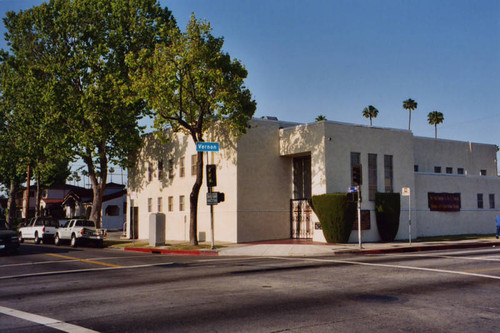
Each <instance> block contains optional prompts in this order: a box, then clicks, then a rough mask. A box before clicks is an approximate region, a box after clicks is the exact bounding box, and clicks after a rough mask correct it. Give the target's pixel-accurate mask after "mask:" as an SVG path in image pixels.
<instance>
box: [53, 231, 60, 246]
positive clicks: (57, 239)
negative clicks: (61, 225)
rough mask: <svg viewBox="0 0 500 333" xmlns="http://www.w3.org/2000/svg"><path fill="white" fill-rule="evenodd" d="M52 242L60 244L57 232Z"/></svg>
mask: <svg viewBox="0 0 500 333" xmlns="http://www.w3.org/2000/svg"><path fill="white" fill-rule="evenodd" d="M54 244H55V245H56V246H59V245H61V240H60V239H59V234H56V237H55V238H54Z"/></svg>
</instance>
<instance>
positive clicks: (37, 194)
mask: <svg viewBox="0 0 500 333" xmlns="http://www.w3.org/2000/svg"><path fill="white" fill-rule="evenodd" d="M40 200H41V195H40V175H39V174H37V175H36V190H35V217H39V216H40V215H41V214H40Z"/></svg>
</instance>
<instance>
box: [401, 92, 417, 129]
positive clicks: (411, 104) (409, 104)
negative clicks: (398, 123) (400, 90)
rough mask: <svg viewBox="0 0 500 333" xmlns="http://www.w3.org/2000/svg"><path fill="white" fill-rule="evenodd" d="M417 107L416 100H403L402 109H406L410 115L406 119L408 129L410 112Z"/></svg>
mask: <svg viewBox="0 0 500 333" xmlns="http://www.w3.org/2000/svg"><path fill="white" fill-rule="evenodd" d="M416 108H417V102H415V101H414V100H413V99H411V98H408V99H407V100H406V101H403V109H405V110H408V112H409V114H410V117H409V120H408V131H409V130H410V124H411V112H412V111H413V110H415V109H416Z"/></svg>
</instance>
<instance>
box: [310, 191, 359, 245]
mask: <svg viewBox="0 0 500 333" xmlns="http://www.w3.org/2000/svg"><path fill="white" fill-rule="evenodd" d="M311 207H312V209H313V210H314V212H315V213H316V215H317V216H318V219H319V221H320V223H321V229H323V235H325V239H326V241H327V242H328V243H347V242H348V241H349V236H350V235H351V231H352V226H353V224H354V221H355V220H356V204H355V203H354V202H349V201H348V200H347V194H346V193H332V194H323V195H315V196H313V197H312V205H311Z"/></svg>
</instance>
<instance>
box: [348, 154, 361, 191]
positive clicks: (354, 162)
mask: <svg viewBox="0 0 500 333" xmlns="http://www.w3.org/2000/svg"><path fill="white" fill-rule="evenodd" d="M360 165H361V154H360V153H355V152H351V186H354V185H355V184H354V167H355V166H360ZM361 170H362V169H361Z"/></svg>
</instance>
